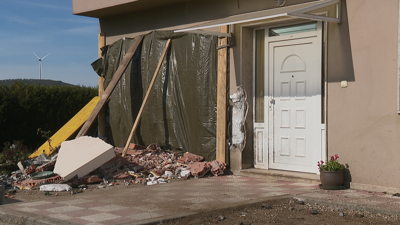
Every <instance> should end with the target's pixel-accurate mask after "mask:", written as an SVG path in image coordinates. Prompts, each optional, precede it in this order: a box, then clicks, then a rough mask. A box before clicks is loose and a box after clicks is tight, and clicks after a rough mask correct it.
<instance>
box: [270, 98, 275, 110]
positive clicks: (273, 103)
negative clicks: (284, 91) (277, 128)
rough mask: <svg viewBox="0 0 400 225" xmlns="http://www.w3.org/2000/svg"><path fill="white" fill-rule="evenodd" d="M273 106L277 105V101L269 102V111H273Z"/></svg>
mask: <svg viewBox="0 0 400 225" xmlns="http://www.w3.org/2000/svg"><path fill="white" fill-rule="evenodd" d="M272 105H275V99H271V100H270V101H269V111H272Z"/></svg>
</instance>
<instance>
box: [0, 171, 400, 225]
mask: <svg viewBox="0 0 400 225" xmlns="http://www.w3.org/2000/svg"><path fill="white" fill-rule="evenodd" d="M277 196H281V197H284V196H296V197H298V198H303V199H305V200H306V201H309V202H319V203H330V204H335V205H336V206H341V207H347V208H357V207H361V208H362V209H366V210H375V211H378V212H381V213H389V214H400V198H399V197H393V196H391V195H385V194H383V193H370V192H362V191H355V190H341V191H326V190H320V189H319V188H318V185H315V184H304V183H293V182H287V181H268V180H263V179H261V178H251V177H238V176H223V177H212V178H202V179H190V180H187V181H176V182H171V183H169V184H159V185H153V186H139V187H132V186H130V187H129V188H126V187H125V186H120V188H115V189H113V190H111V189H110V190H107V189H99V190H95V191H86V192H85V193H82V194H76V195H73V196H58V197H49V198H45V199H43V200H39V201H35V202H19V203H14V204H5V205H2V206H0V218H6V217H7V218H11V217H15V218H19V220H20V221H22V220H23V221H28V222H29V224H55V223H56V224H93V225H94V224H143V223H148V222H154V221H161V220H163V219H167V218H175V217H181V216H186V215H192V214H196V213H199V212H204V211H210V210H215V209H220V208H227V207H232V206H237V205H242V204H249V203H255V202H260V201H265V200H268V199H270V198H272V197H277ZM1 214H3V215H1Z"/></svg>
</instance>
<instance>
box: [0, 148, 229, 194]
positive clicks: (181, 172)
mask: <svg viewBox="0 0 400 225" xmlns="http://www.w3.org/2000/svg"><path fill="white" fill-rule="evenodd" d="M61 150H62V148H61V149H60V151H61ZM112 150H113V152H114V153H115V154H113V155H112V156H111V157H113V156H114V157H113V158H111V159H110V156H109V155H108V156H107V157H108V158H106V160H108V159H110V160H108V161H107V162H106V163H104V164H102V165H101V166H100V167H97V168H93V169H91V168H90V167H87V165H86V164H85V165H84V166H82V168H78V169H79V171H87V172H84V173H85V175H84V176H81V177H78V172H76V173H75V175H74V176H73V177H72V179H68V180H67V179H65V178H66V177H65V176H63V175H62V174H61V173H60V174H57V173H54V172H53V170H54V171H55V170H57V166H59V167H60V165H59V164H58V165H57V162H58V161H59V162H61V161H62V160H64V159H62V157H64V156H63V154H64V155H65V152H64V153H61V152H60V153H59V154H57V155H55V156H53V157H52V158H51V159H49V158H48V157H47V156H46V155H45V154H44V153H43V154H42V155H40V156H39V157H37V158H35V159H32V160H27V161H25V162H22V163H21V162H20V163H18V166H19V168H20V170H19V171H15V172H13V173H12V174H11V176H7V175H1V176H0V185H2V186H4V187H6V189H12V188H14V189H18V188H19V189H32V188H34V189H39V187H40V190H46V191H48V190H69V189H68V188H65V187H64V188H61V189H60V188H58V189H57V185H58V186H60V185H61V184H63V185H71V186H72V187H82V186H86V185H87V184H94V183H100V186H104V187H105V186H106V185H108V186H112V185H118V184H119V183H120V182H123V183H124V184H125V185H131V184H143V185H154V184H163V183H168V182H170V181H171V180H173V179H188V178H190V177H195V178H201V177H204V176H207V175H208V176H219V175H222V174H224V170H225V169H226V164H225V163H223V162H218V161H216V160H214V161H212V162H206V161H204V157H202V156H199V155H195V154H192V153H188V152H187V153H184V155H183V157H179V154H178V153H177V152H172V151H171V152H166V151H162V149H161V148H160V146H159V145H158V144H151V145H149V146H147V147H145V146H141V145H136V144H130V145H129V147H128V150H127V152H126V155H125V157H122V153H123V150H124V148H118V147H115V148H114V147H112ZM107 151H108V150H107ZM95 160H98V159H97V158H93V161H95ZM102 160H104V159H102ZM106 160H104V161H106ZM59 162H58V163H59ZM71 163H72V162H71ZM91 163H92V162H91ZM87 164H90V163H89V161H88V163H87ZM92 164H93V163H92ZM24 165H25V167H24ZM85 166H86V167H87V168H83V167H85ZM55 168H56V169H55ZM76 171H78V170H76ZM80 173H81V174H82V172H80ZM68 177H71V174H68ZM48 184H51V185H50V186H49V185H48ZM46 185H47V186H46ZM60 187H61V186H60ZM99 188H100V187H99Z"/></svg>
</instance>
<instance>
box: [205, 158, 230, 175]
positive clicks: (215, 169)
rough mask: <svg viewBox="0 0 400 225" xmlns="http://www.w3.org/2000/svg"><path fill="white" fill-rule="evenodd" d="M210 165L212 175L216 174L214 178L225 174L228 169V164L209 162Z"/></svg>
mask: <svg viewBox="0 0 400 225" xmlns="http://www.w3.org/2000/svg"><path fill="white" fill-rule="evenodd" d="M209 164H210V166H211V173H212V174H214V176H218V175H222V174H224V170H225V169H226V163H224V162H219V161H217V160H214V161H212V162H209Z"/></svg>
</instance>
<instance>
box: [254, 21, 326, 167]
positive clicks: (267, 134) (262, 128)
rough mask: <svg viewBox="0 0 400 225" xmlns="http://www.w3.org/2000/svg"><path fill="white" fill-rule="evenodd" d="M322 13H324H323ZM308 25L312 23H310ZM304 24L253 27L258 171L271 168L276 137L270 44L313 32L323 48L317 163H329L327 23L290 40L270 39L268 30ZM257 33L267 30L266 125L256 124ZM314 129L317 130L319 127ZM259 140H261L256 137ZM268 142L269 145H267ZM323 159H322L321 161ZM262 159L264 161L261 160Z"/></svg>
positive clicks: (287, 23)
mask: <svg viewBox="0 0 400 225" xmlns="http://www.w3.org/2000/svg"><path fill="white" fill-rule="evenodd" d="M321 14H323V13H321ZM308 22H309V21H308ZM302 23H307V21H304V20H300V21H289V22H283V23H275V24H273V25H267V26H259V27H255V28H253V60H252V61H253V65H252V66H253V74H252V75H253V76H252V80H253V82H252V83H253V85H252V86H253V90H252V92H253V96H252V98H253V109H252V110H253V126H254V133H253V141H254V142H253V143H254V145H253V151H254V167H255V168H260V169H269V167H270V165H269V149H270V148H271V146H273V138H272V139H271V137H273V135H271V132H272V130H273V128H272V127H270V124H271V123H270V122H269V121H270V120H271V119H272V121H273V116H271V114H270V113H269V101H271V100H272V94H271V87H270V85H271V84H270V79H271V78H270V75H269V72H270V71H269V68H268V66H269V64H268V63H269V43H270V42H273V41H274V40H276V41H284V40H295V39H300V38H304V37H309V36H310V34H311V33H312V32H317V34H318V35H319V36H320V44H321V45H322V46H321V51H322V52H321V104H320V106H321V109H320V112H321V116H322V117H321V118H322V119H321V123H320V128H321V129H320V131H321V141H320V143H321V146H320V147H321V153H320V154H319V155H320V157H318V158H317V159H316V160H315V162H316V163H317V161H318V160H326V158H327V142H326V140H327V138H326V135H327V132H326V118H327V117H326V112H327V110H326V105H327V104H326V99H327V72H326V71H327V57H326V55H327V45H326V43H327V39H326V37H327V35H326V33H327V25H328V23H326V22H321V21H318V28H317V31H312V32H304V33H298V34H296V36H295V37H290V36H291V35H288V36H287V37H286V36H278V37H268V29H269V28H274V27H281V26H287V25H295V24H302ZM257 30H265V41H264V49H265V50H264V54H265V56H264V96H265V95H267V96H268V97H264V123H256V122H255V112H256V111H255V107H256V104H255V103H256V99H255V90H256V85H255V80H256V70H255V66H256V65H255V63H256V60H255V59H256V56H255V54H256V51H255V50H256V41H255V40H256V31H257ZM315 129H318V128H317V126H316V127H315ZM260 136H262V141H260ZM257 137H258V138H257ZM265 141H267V143H265ZM260 147H262V149H263V151H262V154H261V155H260V152H259V151H258V150H257V149H259V148H260ZM319 158H320V159H319ZM260 159H261V160H260ZM315 173H319V171H318V169H317V167H316V169H315Z"/></svg>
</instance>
